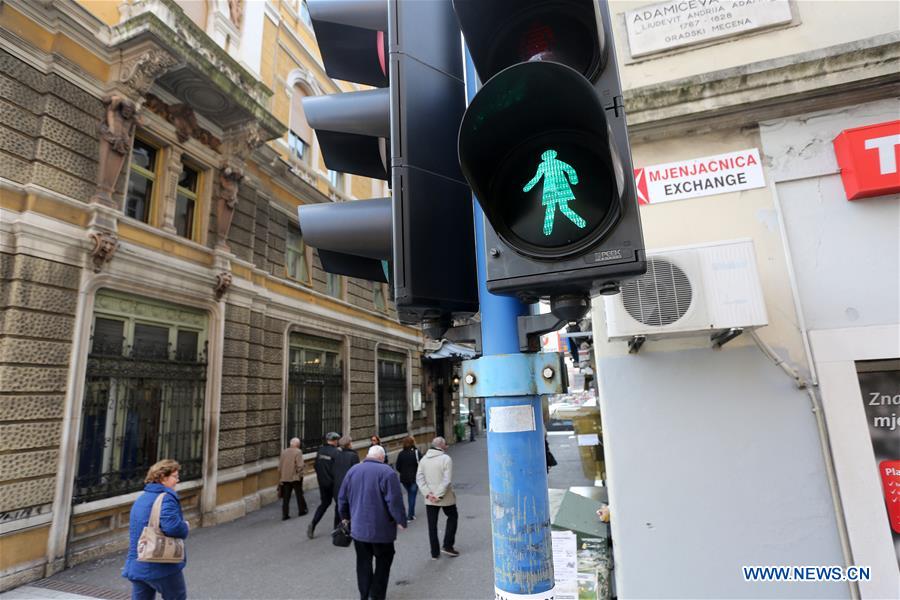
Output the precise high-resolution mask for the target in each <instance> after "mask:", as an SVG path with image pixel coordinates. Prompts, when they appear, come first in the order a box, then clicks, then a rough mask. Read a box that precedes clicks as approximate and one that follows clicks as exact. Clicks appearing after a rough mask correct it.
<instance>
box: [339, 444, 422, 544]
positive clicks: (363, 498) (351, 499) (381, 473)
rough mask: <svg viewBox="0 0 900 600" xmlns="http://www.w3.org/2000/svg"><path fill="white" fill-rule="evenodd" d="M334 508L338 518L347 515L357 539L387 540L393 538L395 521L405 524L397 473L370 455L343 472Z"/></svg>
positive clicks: (351, 531)
mask: <svg viewBox="0 0 900 600" xmlns="http://www.w3.org/2000/svg"><path fill="white" fill-rule="evenodd" d="M338 509H339V510H340V513H341V517H342V518H344V519H348V518H349V519H350V535H351V536H352V537H353V539H354V540H358V541H360V542H370V543H373V544H388V543H390V542H393V541H394V540H395V539H397V525H403V526H404V527H406V511H405V510H404V509H403V491H402V488H401V487H400V479H399V478H398V477H397V473H395V472H394V470H393V469H392V468H391V467H389V466H388V465H386V464H384V463H383V462H381V461H377V460H374V459H371V458H367V459H365V460H364V461H362V462H361V463H359V464H358V465H354V466H353V467H352V468H351V469H350V470H349V471H348V472H347V476H346V477H344V483H343V484H342V485H341V491H340V493H339V494H338Z"/></svg>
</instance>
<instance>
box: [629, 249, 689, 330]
mask: <svg viewBox="0 0 900 600" xmlns="http://www.w3.org/2000/svg"><path fill="white" fill-rule="evenodd" d="M692 298H693V291H692V289H691V282H690V280H689V279H688V277H687V275H685V273H684V271H682V270H681V268H680V267H678V265H676V264H674V263H672V262H669V261H668V260H663V259H661V258H651V259H650V260H648V261H647V272H646V273H644V274H643V275H641V276H640V277H638V278H637V279H630V280H628V281H626V282H625V283H623V284H622V304H623V305H624V306H625V310H626V311H628V314H629V315H631V317H632V318H633V319H634V320H636V321H639V322H641V323H643V324H644V325H650V326H655V327H662V326H664V325H671V324H672V323H674V322H675V321H677V320H678V319H680V318H681V317H683V316H684V315H685V314H686V313H687V311H688V309H689V308H690V306H691V300H692Z"/></svg>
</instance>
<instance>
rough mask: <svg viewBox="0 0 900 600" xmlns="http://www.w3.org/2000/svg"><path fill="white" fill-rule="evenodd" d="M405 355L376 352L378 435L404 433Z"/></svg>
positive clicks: (405, 398) (405, 404)
mask: <svg viewBox="0 0 900 600" xmlns="http://www.w3.org/2000/svg"><path fill="white" fill-rule="evenodd" d="M407 404H408V401H407V397H406V357H405V356H404V355H402V354H397V353H394V352H379V353H378V435H379V436H381V437H385V436H389V435H397V434H400V433H406V407H407Z"/></svg>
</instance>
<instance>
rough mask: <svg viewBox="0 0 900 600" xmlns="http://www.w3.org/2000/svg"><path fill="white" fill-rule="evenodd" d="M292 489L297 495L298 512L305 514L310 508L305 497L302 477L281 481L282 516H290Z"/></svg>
mask: <svg viewBox="0 0 900 600" xmlns="http://www.w3.org/2000/svg"><path fill="white" fill-rule="evenodd" d="M291 490H293V491H294V494H296V495H297V514H300V515H305V514H306V513H307V510H308V509H307V508H306V498H304V497H303V480H302V479H301V480H300V481H282V482H281V516H283V517H287V516H289V514H288V513H289V511H288V509H289V508H290V504H291Z"/></svg>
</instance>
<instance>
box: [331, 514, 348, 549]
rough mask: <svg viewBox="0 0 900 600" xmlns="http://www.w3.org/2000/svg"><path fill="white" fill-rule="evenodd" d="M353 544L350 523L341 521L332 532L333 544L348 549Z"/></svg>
mask: <svg viewBox="0 0 900 600" xmlns="http://www.w3.org/2000/svg"><path fill="white" fill-rule="evenodd" d="M351 542H353V538H352V537H350V521H341V522H340V523H338V526H337V527H335V528H334V531H332V532H331V543H332V544H334V545H335V546H340V547H341V548H346V547H347V546H349V545H350V543H351Z"/></svg>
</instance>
